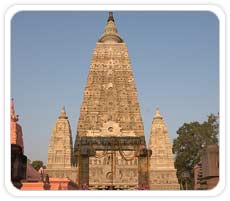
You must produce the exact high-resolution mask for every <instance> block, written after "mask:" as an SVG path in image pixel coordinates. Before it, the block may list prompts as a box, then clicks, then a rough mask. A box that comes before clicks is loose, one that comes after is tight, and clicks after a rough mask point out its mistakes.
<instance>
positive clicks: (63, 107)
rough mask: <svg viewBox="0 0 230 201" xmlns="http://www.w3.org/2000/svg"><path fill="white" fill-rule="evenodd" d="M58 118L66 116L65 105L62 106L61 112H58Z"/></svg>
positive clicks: (65, 117)
mask: <svg viewBox="0 0 230 201" xmlns="http://www.w3.org/2000/svg"><path fill="white" fill-rule="evenodd" d="M58 118H59V119H63V118H64V119H67V118H68V117H67V115H66V111H65V106H62V109H61V113H60V115H59V117H58Z"/></svg>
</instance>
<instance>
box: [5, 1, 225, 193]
mask: <svg viewBox="0 0 230 201" xmlns="http://www.w3.org/2000/svg"><path fill="white" fill-rule="evenodd" d="M106 10H107V11H110V10H114V11H116V10H117V11H210V12H213V13H214V14H215V15H216V16H217V18H218V19H219V91H220V94H219V96H220V97H219V100H220V113H219V114H220V136H219V140H220V150H219V151H220V161H221V162H220V178H219V183H218V185H217V186H216V187H215V188H214V189H212V190H204V191H199V190H192V191H191V190H190V191H184V190H181V191H171V190H154V191H151V190H145V191H141V190H140V191H119V193H117V191H113V190H111V191H84V190H76V191H72V190H71V191H35V190H31V191H25V190H18V189H16V188H15V187H14V186H13V185H12V183H11V180H10V178H11V169H10V167H11V166H10V163H11V161H10V160H11V157H10V155H11V150H10V92H11V80H10V79H11V19H12V18H13V16H14V15H15V14H16V13H17V12H20V11H106ZM225 25H226V24H225V13H224V11H223V10H222V9H221V8H220V7H218V6H216V5H103V6H102V5H14V6H12V7H10V8H9V9H8V10H7V12H6V14H5V187H6V189H7V191H8V192H9V193H10V194H12V195H16V196H65V197H66V196H90V197H91V196H132V197H133V196H135V197H136V196H143V197H146V196H165V197H169V196H186V197H187V196H190V197H193V196H216V195H218V194H220V193H222V192H223V191H224V189H225V175H226V172H225V167H226V165H225V159H226V156H225V150H226V149H225V135H226V134H225V104H226V103H225V98H226V97H225V92H226V89H225V83H226V82H225V78H226V74H225V68H226V66H225V65H226V60H225V59H226V57H225V55H226V52H225V51H226V49H225Z"/></svg>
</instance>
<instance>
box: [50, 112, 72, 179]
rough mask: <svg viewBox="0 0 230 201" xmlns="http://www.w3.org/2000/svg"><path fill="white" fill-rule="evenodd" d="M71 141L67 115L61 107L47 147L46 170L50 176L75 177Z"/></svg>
mask: <svg viewBox="0 0 230 201" xmlns="http://www.w3.org/2000/svg"><path fill="white" fill-rule="evenodd" d="M72 163H73V143H72V134H71V128H70V124H69V120H68V117H67V115H66V112H65V108H64V107H63V108H62V110H61V113H60V115H59V117H58V118H57V120H56V122H55V124H54V127H53V131H52V135H51V139H50V144H49V147H48V161H47V168H46V171H47V173H48V174H49V176H50V177H59V178H61V177H69V178H70V179H72V180H73V181H76V178H77V168H76V167H74V166H73V164H72Z"/></svg>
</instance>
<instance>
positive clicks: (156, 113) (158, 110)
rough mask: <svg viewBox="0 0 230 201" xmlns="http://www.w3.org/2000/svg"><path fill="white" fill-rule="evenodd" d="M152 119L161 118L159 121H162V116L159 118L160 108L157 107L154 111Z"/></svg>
mask: <svg viewBox="0 0 230 201" xmlns="http://www.w3.org/2000/svg"><path fill="white" fill-rule="evenodd" d="M154 118H161V119H162V116H161V113H160V108H159V107H157V109H156V112H155V116H154Z"/></svg>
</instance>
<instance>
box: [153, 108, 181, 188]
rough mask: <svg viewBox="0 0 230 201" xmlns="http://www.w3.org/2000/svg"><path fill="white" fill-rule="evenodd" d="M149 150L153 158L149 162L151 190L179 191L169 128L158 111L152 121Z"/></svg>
mask: <svg viewBox="0 0 230 201" xmlns="http://www.w3.org/2000/svg"><path fill="white" fill-rule="evenodd" d="M149 149H151V150H152V156H151V157H150V162H149V187H150V189H151V190H179V189H180V186H179V184H178V179H177V176H176V169H175V167H174V160H173V153H172V146H171V144H170V140H169V135H168V130H167V126H166V124H165V122H164V119H163V117H162V116H161V114H160V109H159V108H157V109H156V113H155V117H154V118H153V121H152V128H151V133H150V141H149Z"/></svg>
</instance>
